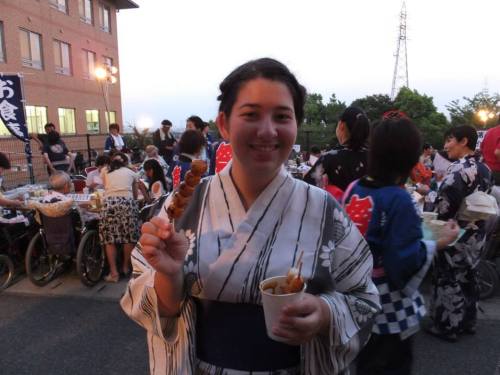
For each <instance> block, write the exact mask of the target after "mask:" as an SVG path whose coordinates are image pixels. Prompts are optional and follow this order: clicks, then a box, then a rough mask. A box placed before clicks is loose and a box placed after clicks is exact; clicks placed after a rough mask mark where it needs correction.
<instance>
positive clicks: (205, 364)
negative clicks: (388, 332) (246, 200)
mask: <svg viewBox="0 0 500 375" xmlns="http://www.w3.org/2000/svg"><path fill="white" fill-rule="evenodd" d="M230 169H231V162H230V163H229V164H228V165H227V166H226V167H225V168H224V169H223V170H222V171H221V172H220V173H219V174H216V175H214V176H212V177H209V178H206V179H204V180H202V182H201V184H200V185H199V186H198V187H197V188H196V190H195V193H194V195H193V197H192V200H191V201H190V203H189V205H188V207H187V209H186V211H185V212H184V214H183V216H182V217H181V218H180V219H179V220H176V222H175V227H176V229H177V230H179V231H184V233H185V235H186V236H187V237H188V239H189V242H190V247H189V250H188V253H187V255H186V260H185V264H184V275H185V276H184V280H185V290H186V296H185V300H184V302H183V304H182V307H181V311H180V313H179V316H178V317H175V318H164V317H161V316H160V315H159V313H158V305H157V296H156V292H155V289H154V275H155V271H154V270H153V269H152V268H151V266H150V265H149V264H148V263H147V261H146V260H145V258H144V257H143V256H142V254H141V253H140V251H139V250H138V249H137V248H136V249H135V250H134V252H133V254H132V263H133V268H134V274H133V278H132V279H131V281H130V282H129V284H128V287H127V290H126V292H125V294H124V297H123V299H122V301H121V305H122V308H123V309H124V311H125V312H126V313H127V314H128V315H129V316H130V317H131V318H132V319H134V320H136V321H137V322H138V323H139V324H140V325H142V326H143V327H144V328H145V329H146V330H147V336H148V346H149V359H150V372H151V374H168V375H185V374H227V375H240V374H242V375H243V374H257V375H258V374H286V375H290V374H308V375H313V374H314V375H319V374H341V373H344V374H345V373H348V366H349V363H350V362H351V361H352V360H353V359H354V357H355V356H356V355H357V353H358V352H359V350H360V348H361V347H362V345H363V344H364V343H365V342H366V340H367V338H368V335H369V331H370V329H371V320H372V318H373V316H374V314H375V313H376V312H377V311H378V309H379V304H378V303H379V298H378V293H377V289H376V287H375V285H374V284H373V282H372V281H371V277H370V276H371V270H372V266H373V263H372V257H371V253H370V251H369V249H368V246H367V244H366V242H365V240H364V239H363V237H362V236H361V234H360V233H359V231H358V230H357V229H356V226H355V225H354V224H353V223H352V222H351V220H350V219H349V218H348V217H347V215H346V214H345V212H344V211H343V210H342V209H341V208H340V206H339V205H338V203H337V202H336V201H335V200H333V199H332V198H331V197H330V196H329V194H328V193H326V192H325V191H324V190H321V189H318V188H316V187H314V186H310V185H308V184H306V183H304V182H303V181H299V180H297V179H294V178H292V177H291V176H290V175H289V174H288V173H287V172H286V171H285V170H284V168H283V169H282V170H281V171H280V172H279V173H278V174H277V176H276V177H275V178H274V179H273V180H272V181H271V183H270V184H269V185H268V186H267V188H266V189H265V190H264V191H263V192H262V193H261V194H260V196H259V197H258V199H257V200H256V201H255V202H254V203H253V204H252V206H251V207H250V208H249V209H248V210H245V208H244V207H243V204H242V202H241V199H240V198H239V195H238V192H237V189H236V187H235V185H234V183H233V181H232V178H231V176H230V173H229V172H230ZM168 204H169V200H168V201H166V203H165V206H164V207H167V206H168ZM160 215H161V216H164V217H166V214H165V210H162V213H161V214H160ZM301 251H304V255H303V257H302V261H303V267H302V274H303V276H304V277H305V279H306V280H307V292H309V293H312V294H314V295H318V296H320V298H322V299H323V300H324V301H325V302H326V303H327V304H328V306H329V307H330V318H331V322H330V327H329V329H328V331H326V332H323V333H322V334H321V335H318V336H317V337H315V338H313V339H312V340H311V341H310V342H308V343H306V344H304V345H301V346H291V345H286V344H283V343H278V342H276V341H273V340H271V339H269V338H268V337H267V335H266V330H265V324H264V317H263V310H262V302H261V295H260V291H259V288H258V286H259V283H260V282H261V281H262V280H264V279H266V278H268V277H271V276H278V275H285V274H286V273H287V272H288V270H289V268H290V267H291V266H292V265H293V264H294V262H295V261H296V260H297V258H298V256H299V254H300V253H301Z"/></svg>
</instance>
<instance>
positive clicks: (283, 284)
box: [259, 276, 307, 342]
mask: <svg viewBox="0 0 500 375" xmlns="http://www.w3.org/2000/svg"><path fill="white" fill-rule="evenodd" d="M306 286H307V285H306V283H305V282H303V283H302V285H301V289H300V290H298V291H296V290H295V289H293V287H294V285H290V278H289V277H287V276H275V277H270V278H268V279H266V280H264V281H261V283H260V285H259V289H260V292H261V294H262V305H263V307H264V318H265V321H266V330H267V335H268V336H269V337H270V338H272V339H273V340H275V341H280V342H287V340H286V339H285V338H283V337H279V336H275V335H274V334H273V327H274V326H275V325H276V324H277V323H278V320H279V317H280V314H281V310H282V309H283V307H284V306H285V305H288V304H291V303H294V302H296V301H300V299H302V297H303V295H304V291H305V290H306Z"/></svg>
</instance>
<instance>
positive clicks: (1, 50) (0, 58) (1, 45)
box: [0, 21, 5, 63]
mask: <svg viewBox="0 0 500 375" xmlns="http://www.w3.org/2000/svg"><path fill="white" fill-rule="evenodd" d="M2 62H5V42H4V38H3V22H2V21H0V63H2Z"/></svg>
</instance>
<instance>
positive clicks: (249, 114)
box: [242, 112, 257, 119]
mask: <svg viewBox="0 0 500 375" xmlns="http://www.w3.org/2000/svg"><path fill="white" fill-rule="evenodd" d="M242 116H243V117H245V118H247V119H255V118H257V112H245V113H242Z"/></svg>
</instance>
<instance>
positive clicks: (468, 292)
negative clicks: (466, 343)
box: [461, 270, 479, 334]
mask: <svg viewBox="0 0 500 375" xmlns="http://www.w3.org/2000/svg"><path fill="white" fill-rule="evenodd" d="M464 280H465V282H463V283H461V284H462V291H463V294H464V299H465V306H464V310H465V311H464V316H463V320H462V322H461V331H463V332H465V333H468V334H474V333H476V320H477V302H478V300H479V288H478V284H477V274H476V270H467V271H466V276H465V277H464Z"/></svg>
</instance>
